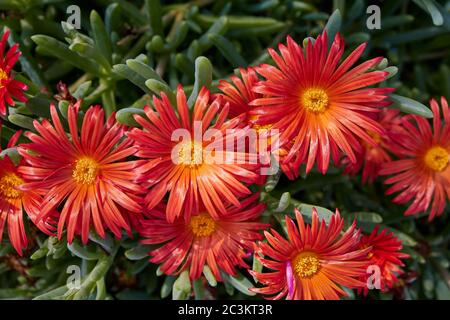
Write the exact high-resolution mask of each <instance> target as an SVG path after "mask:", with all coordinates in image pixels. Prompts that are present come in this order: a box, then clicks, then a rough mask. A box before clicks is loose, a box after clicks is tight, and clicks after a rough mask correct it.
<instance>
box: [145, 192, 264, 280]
mask: <svg viewBox="0 0 450 320" xmlns="http://www.w3.org/2000/svg"><path fill="white" fill-rule="evenodd" d="M258 196H259V195H258V194H254V195H252V196H250V197H248V198H246V199H244V200H243V201H242V202H241V206H240V208H239V209H236V208H233V207H232V206H228V207H227V208H226V209H227V214H226V216H224V217H221V218H219V219H213V218H212V217H211V215H210V214H209V213H207V212H206V211H201V212H200V213H198V214H195V215H192V216H191V217H190V219H189V221H188V222H186V221H185V219H184V218H183V217H179V218H178V219H176V220H175V221H174V222H173V223H169V222H167V219H166V214H165V212H164V211H165V210H164V208H162V210H160V209H161V208H157V209H154V210H151V211H150V213H149V215H148V216H149V217H150V219H148V220H145V221H144V222H143V223H142V227H141V231H140V233H141V235H142V237H144V238H145V239H144V240H142V243H144V244H155V245H156V244H163V245H162V247H160V248H158V249H155V250H153V251H151V252H150V253H149V255H150V256H151V259H150V261H151V262H152V263H156V264H161V266H160V268H161V270H162V271H163V272H164V273H166V274H168V275H174V274H178V273H180V272H182V271H184V270H187V269H189V276H190V278H191V279H192V280H194V279H198V278H199V277H200V276H201V274H202V272H203V269H204V267H205V266H208V267H209V268H210V269H211V271H212V273H213V274H214V276H215V278H216V279H217V280H219V281H222V276H221V272H225V273H227V274H229V275H235V274H236V271H235V268H236V267H243V268H249V266H248V265H247V264H246V262H245V261H244V258H245V257H246V256H247V253H248V252H249V251H250V250H252V248H253V243H254V241H256V240H261V239H262V235H261V234H260V233H259V231H260V230H262V229H265V228H266V227H267V225H266V224H263V223H260V222H259V221H258V218H259V216H260V214H261V212H262V211H263V210H264V207H265V206H264V204H262V203H257V202H255V201H256V200H257V198H258Z"/></svg>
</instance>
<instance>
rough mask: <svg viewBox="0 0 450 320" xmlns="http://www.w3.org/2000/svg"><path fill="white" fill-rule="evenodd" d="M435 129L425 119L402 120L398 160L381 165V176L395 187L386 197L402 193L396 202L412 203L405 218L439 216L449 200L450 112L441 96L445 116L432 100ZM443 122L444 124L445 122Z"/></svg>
mask: <svg viewBox="0 0 450 320" xmlns="http://www.w3.org/2000/svg"><path fill="white" fill-rule="evenodd" d="M430 104H431V110H432V111H433V116H434V118H433V128H432V127H431V125H430V123H429V122H428V121H427V120H426V119H424V118H423V117H419V116H416V115H407V116H404V117H403V119H402V120H403V121H402V124H403V127H404V130H405V134H402V135H399V136H398V137H397V138H396V145H397V146H396V148H395V149H393V151H394V152H395V154H396V155H397V156H398V157H399V160H396V161H392V162H388V163H386V164H384V165H383V166H382V169H381V170H380V174H381V175H393V176H392V177H390V178H388V179H386V181H385V183H386V184H392V186H391V187H390V188H389V189H388V190H387V191H386V193H387V194H393V193H395V192H400V194H399V195H397V196H396V197H395V198H394V200H393V202H394V203H400V204H405V203H410V202H411V203H410V205H409V207H408V209H407V210H406V211H405V215H415V214H418V213H420V212H427V211H428V210H429V217H428V219H429V220H432V219H433V218H434V217H435V216H439V215H441V214H442V212H443V211H444V209H445V205H446V203H447V200H448V199H449V198H450V166H449V162H450V113H449V108H448V103H447V100H446V99H445V98H444V97H442V98H441V105H442V108H441V109H442V116H443V119H442V117H441V112H440V108H439V105H438V103H437V101H436V100H434V99H432V100H431V102H430ZM442 120H444V121H443V123H442Z"/></svg>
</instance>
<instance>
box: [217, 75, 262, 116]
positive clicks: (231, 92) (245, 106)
mask: <svg viewBox="0 0 450 320" xmlns="http://www.w3.org/2000/svg"><path fill="white" fill-rule="evenodd" d="M239 73H240V77H238V76H235V75H233V76H231V77H230V80H231V83H230V82H228V81H225V80H220V82H219V85H218V86H217V88H218V89H219V90H220V91H222V93H223V94H221V95H222V96H223V99H224V100H225V102H228V103H229V106H230V112H229V114H228V115H229V117H231V118H234V117H237V116H240V115H242V114H245V119H246V120H248V116H249V115H248V112H249V111H250V110H251V109H253V108H254V107H252V106H250V105H249V103H250V102H252V101H253V100H255V99H257V98H262V95H260V94H258V93H256V92H254V91H253V88H254V87H255V85H256V84H257V83H258V82H259V78H258V75H257V74H256V72H255V69H254V68H251V67H250V68H247V69H245V68H239Z"/></svg>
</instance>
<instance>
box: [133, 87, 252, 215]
mask: <svg viewBox="0 0 450 320" xmlns="http://www.w3.org/2000/svg"><path fill="white" fill-rule="evenodd" d="M161 96H162V98H161V99H158V98H156V97H154V98H153V104H154V107H149V106H147V107H146V108H145V109H144V111H145V114H146V116H147V119H145V118H143V117H141V116H136V117H135V119H136V121H137V122H138V123H139V124H140V125H141V126H142V127H143V130H141V129H137V128H135V129H133V130H132V131H131V132H130V133H129V137H131V138H132V139H133V140H134V141H135V144H136V146H137V148H138V152H137V156H139V157H141V158H143V159H146V160H148V162H147V164H146V165H144V166H143V167H142V168H141V170H142V171H143V178H144V182H145V185H146V186H147V187H148V188H149V192H148V194H147V196H146V198H145V201H146V204H147V206H148V208H149V209H152V208H155V207H156V205H158V204H159V203H160V202H161V201H162V200H163V198H164V196H165V195H166V193H169V194H170V195H169V199H168V204H167V208H166V213H167V219H168V221H170V222H173V221H175V219H176V218H177V217H178V216H180V215H181V214H184V217H185V219H186V221H188V220H189V218H190V215H191V214H192V213H196V212H199V209H200V207H202V206H204V207H205V208H206V209H207V211H208V212H209V213H210V214H211V215H212V216H213V217H214V219H218V218H219V216H220V215H225V214H226V213H227V209H226V204H227V203H230V204H233V205H235V206H236V207H239V200H238V199H239V198H242V197H243V196H246V195H249V194H251V192H250V190H249V189H248V188H247V185H248V184H251V183H255V182H257V181H258V178H259V174H258V173H255V171H257V169H259V167H260V166H259V165H258V164H253V163H255V162H256V160H257V159H256V157H257V155H256V154H253V153H249V152H246V150H245V151H238V150H236V149H235V150H227V146H226V145H225V141H226V140H227V139H228V138H229V137H230V133H227V132H230V131H233V130H234V129H240V130H237V131H236V132H239V133H237V134H238V135H239V136H238V137H237V140H239V141H243V138H242V137H244V136H245V135H246V133H247V131H248V127H247V128H243V129H241V128H242V126H241V121H242V119H240V118H234V119H232V120H230V121H227V122H225V119H226V117H227V113H228V106H227V105H225V106H223V101H222V99H221V97H218V98H217V99H215V100H214V101H213V102H212V103H211V104H210V103H209V100H210V93H209V91H208V90H207V89H206V88H203V89H202V90H201V91H200V93H199V95H198V98H197V101H196V102H195V105H194V108H193V114H192V116H191V115H190V114H189V109H188V106H187V103H186V96H185V94H184V91H183V88H182V87H181V86H179V87H178V91H177V106H176V108H177V111H178V114H176V113H175V111H174V109H173V107H172V104H171V102H170V101H169V99H168V98H167V96H166V95H165V94H164V93H161ZM220 109H221V111H220V112H219V110H220ZM214 118H216V122H215V124H214V125H213V124H212V121H213V119H214ZM199 126H201V128H199ZM209 128H211V129H214V130H216V133H219V135H218V136H216V135H215V136H214V138H212V139H211V138H205V136H204V134H205V132H206V131H207V130H208V129H209ZM233 132H234V131H233ZM176 133H181V134H182V135H180V136H174V134H176ZM184 134H186V135H188V136H187V137H185V136H184ZM180 137H181V138H182V139H181V141H180V140H178V139H180ZM244 138H245V137H244ZM174 140H175V141H174ZM238 144H239V143H238ZM207 150H209V151H212V150H216V151H215V153H214V155H215V157H216V159H218V161H216V160H214V159H213V161H207V157H208V155H211V154H212V152H211V153H208V154H207V153H206V152H207ZM225 158H229V159H231V161H221V160H224V159H225Z"/></svg>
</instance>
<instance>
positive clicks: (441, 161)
mask: <svg viewBox="0 0 450 320" xmlns="http://www.w3.org/2000/svg"><path fill="white" fill-rule="evenodd" d="M424 160H425V164H426V165H427V167H428V168H430V169H431V170H434V171H439V172H440V171H444V170H445V168H447V166H448V162H449V160H450V159H449V153H448V151H447V150H446V149H444V148H442V147H439V146H435V147H432V148H430V149H429V150H428V151H427V153H426V154H425V158H424Z"/></svg>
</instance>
